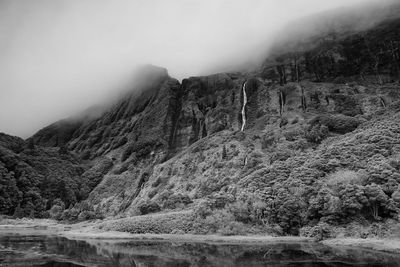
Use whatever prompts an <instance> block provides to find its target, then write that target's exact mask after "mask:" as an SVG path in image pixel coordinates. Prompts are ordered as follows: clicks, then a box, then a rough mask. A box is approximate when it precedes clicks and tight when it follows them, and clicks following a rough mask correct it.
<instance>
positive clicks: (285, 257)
mask: <svg viewBox="0 0 400 267" xmlns="http://www.w3.org/2000/svg"><path fill="white" fill-rule="evenodd" d="M399 264H400V255H395V254H390V253H383V252H374V251H370V250H365V249H349V248H330V247H327V246H323V245H321V244H318V243H306V242H304V243H274V244H264V245H261V244H257V245H254V244H253V245H243V244H206V243H187V242H169V241H122V242H121V241H118V242H117V241H104V240H87V241H78V240H69V239H67V238H64V237H59V236H46V235H42V236H33V235H17V234H3V235H1V234H0V266H56V267H65V266H248V267H250V266H307V267H308V266H354V265H356V266H399Z"/></svg>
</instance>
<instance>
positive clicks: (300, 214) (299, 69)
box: [0, 19, 400, 234]
mask: <svg viewBox="0 0 400 267" xmlns="http://www.w3.org/2000/svg"><path fill="white" fill-rule="evenodd" d="M399 25H400V20H399V19H395V20H390V21H382V22H381V23H380V24H378V25H377V26H375V27H373V28H370V29H367V30H365V31H362V32H357V33H354V34H352V35H349V36H348V35H346V36H339V37H335V38H333V37H330V36H323V38H322V39H323V40H322V41H321V42H319V43H317V45H316V46H314V47H312V48H308V49H306V50H305V51H300V50H296V51H291V52H290V53H283V54H279V56H276V55H271V57H270V58H269V59H267V60H266V61H265V62H264V64H263V66H262V67H261V68H260V69H258V70H256V71H251V72H247V73H240V72H231V73H218V74H213V75H208V76H200V77H189V78H187V79H183V80H182V82H181V83H180V82H179V81H178V80H176V79H174V78H171V77H170V76H169V75H168V73H167V71H166V70H165V69H163V68H159V67H154V66H147V67H146V68H145V74H143V79H142V81H141V82H140V83H139V84H138V85H137V88H136V90H132V91H130V92H127V93H126V95H124V96H123V97H122V98H121V99H120V100H119V101H117V102H116V103H115V104H114V105H112V106H111V107H110V108H108V109H106V110H104V111H102V112H101V113H99V114H100V115H98V116H95V117H93V118H89V119H87V118H85V116H83V117H81V118H78V119H75V120H72V121H71V120H63V121H59V122H57V123H55V124H52V125H50V126H48V127H45V128H44V129H42V130H40V131H38V132H37V133H36V134H34V135H33V136H32V137H31V138H29V139H28V140H27V141H25V142H24V141H23V140H21V139H18V138H12V137H8V136H6V135H0V152H2V153H1V154H0V170H1V171H2V177H6V176H7V177H8V178H7V186H8V187H9V188H12V190H14V191H15V192H18V190H19V188H20V186H19V185H22V184H24V183H22V181H25V180H26V179H25V178H24V177H25V176H26V175H25V174H26V173H29V172H30V173H32V174H34V175H33V176H34V177H36V178H35V179H31V180H32V181H31V183H33V184H34V186H33V187H35V188H37V190H36V189H35V190H33V191H34V193H35V194H33V193H29V194H28V192H30V191H29V190H25V189H24V190H25V191H26V192H25V191H24V190H22V191H23V192H22V191H21V190H19V191H21V194H22V195H21V194H20V193H17V195H18V194H19V195H21V198H22V200H21V199H14V198H13V197H12V196H8V197H7V198H4V199H3V200H0V204H1V205H0V206H4V208H3V209H2V211H3V212H4V213H6V214H9V215H11V214H15V213H17V212H16V211H15V210H17V209H16V208H13V205H14V206H15V203H19V204H18V205H19V206H18V207H20V209H22V214H23V215H24V216H28V215H30V213H31V211H32V204H33V202H35V201H36V202H38V201H39V202H41V203H42V204H40V205H39V204H37V203H36V202H35V203H36V204H37V205H38V206H41V207H42V208H41V209H40V210H39V209H38V210H35V209H34V211H33V213H34V214H33V215H34V216H52V217H54V218H57V219H64V220H78V219H79V220H85V219H93V218H102V217H103V216H134V215H140V214H147V213H154V212H160V211H162V212H168V211H174V210H191V211H193V213H194V215H193V216H194V217H193V218H195V219H193V220H195V222H191V223H192V224H191V226H190V227H191V229H186V228H185V229H179V230H181V231H183V232H191V231H192V232H193V231H194V232H195V233H212V232H217V231H226V232H228V233H241V232H243V231H244V232H246V230H244V229H250V228H251V227H255V228H256V229H257V231H272V232H274V233H278V234H299V233H300V231H303V230H304V229H308V228H307V227H317V226H318V227H320V225H321V223H329V224H333V225H341V224H345V223H347V222H353V221H356V220H361V219H360V218H362V220H365V221H369V222H374V221H379V220H381V219H385V220H389V219H396V218H397V216H398V212H399V209H400V197H399V196H400V187H399V185H400V169H399V166H400V165H398V160H399V159H400V154H399V153H400V149H399V145H400V144H399V140H400V136H398V134H399V132H400V125H399V123H398V121H400V119H399V117H398V114H399V113H398V112H399V109H398V107H399V100H400V85H399V77H400V68H399V67H398V66H399V64H400V57H399V53H400V52H399V44H400V32H399V29H400V27H398V26H399ZM324 38H325V39H324ZM366 40H367V41H366ZM396 47H397V48H396ZM139 76H140V74H139ZM244 93H246V103H244V99H245V97H244ZM242 110H244V116H245V119H246V124H245V127H244V129H243V131H242V130H241V129H242V124H243V113H242ZM40 160H42V164H38V161H40ZM55 161H57V162H58V165H54V166H58V168H60V175H58V174H57V170H56V169H54V166H53V163H54V162H55ZM29 162H31V163H29ZM20 165H22V166H20ZM15 166H17V168H15ZM61 166H64V167H61ZM24 173H25V174H24ZM67 173H70V174H71V175H70V176H69V178H68V174H67ZM54 176H59V177H54ZM14 180H15V181H16V182H15V183H14V182H13V181H14ZM28 180H29V179H28ZM61 180H65V181H68V182H67V183H66V182H65V181H64V182H63V183H64V185H63V186H60V187H57V190H58V191H57V192H59V194H56V195H59V196H60V199H56V198H55V197H54V196H51V192H53V191H52V186H50V185H49V184H57V183H61V182H60V181H61ZM28 184H29V183H28ZM31 191H32V190H31ZM63 191H65V192H68V193H67V194H64V195H62V194H61V192H63ZM41 192H45V193H43V196H42V195H41ZM33 195H34V196H35V197H32V196H33ZM354 195H355V196H356V197H354ZM2 203H3V204H2ZM7 203H8V204H7ZM9 203H13V205H10V204H9ZM36 204H35V205H36ZM46 210H47V213H48V214H47V215H46ZM370 210H372V212H371V211H370ZM19 212H21V211H19ZM218 214H222V215H218ZM224 221H225V222H224ZM196 222H197V223H198V224H196ZM212 224H215V226H211V225H212ZM245 226H246V227H247V228H246V227H245ZM185 227H188V226H187V225H186V226H185ZM207 227H209V229H208V230H207ZM241 227H242V228H241ZM271 227H272V228H273V229H272V230H271ZM260 229H264V230H260ZM302 229H303V230H302ZM313 229H314V230H315V229H317V230H318V229H320V228H313ZM253 230H254V229H253ZM207 231H208V232H207ZM249 231H250V230H249ZM255 231H256V230H255ZM315 231H316V230H315Z"/></svg>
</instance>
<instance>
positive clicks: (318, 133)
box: [304, 124, 329, 144]
mask: <svg viewBox="0 0 400 267" xmlns="http://www.w3.org/2000/svg"><path fill="white" fill-rule="evenodd" d="M328 133H329V131H328V127H326V126H325V125H320V124H315V125H312V126H310V127H309V128H308V129H307V130H305V131H304V138H305V139H306V140H307V141H308V142H311V143H315V144H319V143H321V142H322V140H324V139H325V138H326V137H327V136H328Z"/></svg>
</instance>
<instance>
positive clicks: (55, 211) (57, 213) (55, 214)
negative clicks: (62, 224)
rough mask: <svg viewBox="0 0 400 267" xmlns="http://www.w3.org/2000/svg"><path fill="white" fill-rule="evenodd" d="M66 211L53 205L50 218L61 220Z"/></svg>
mask: <svg viewBox="0 0 400 267" xmlns="http://www.w3.org/2000/svg"><path fill="white" fill-rule="evenodd" d="M63 211H64V209H63V208H62V207H61V206H59V205H53V207H51V209H50V210H49V214H50V217H51V218H52V219H54V220H61V218H62V214H63Z"/></svg>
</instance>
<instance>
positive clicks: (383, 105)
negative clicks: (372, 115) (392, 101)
mask: <svg viewBox="0 0 400 267" xmlns="http://www.w3.org/2000/svg"><path fill="white" fill-rule="evenodd" d="M379 98H380V100H381V105H382V107H384V108H386V103H385V100H383V98H382V97H379Z"/></svg>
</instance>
